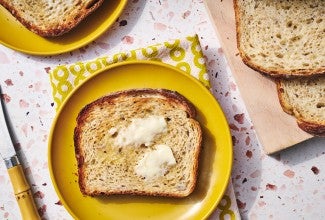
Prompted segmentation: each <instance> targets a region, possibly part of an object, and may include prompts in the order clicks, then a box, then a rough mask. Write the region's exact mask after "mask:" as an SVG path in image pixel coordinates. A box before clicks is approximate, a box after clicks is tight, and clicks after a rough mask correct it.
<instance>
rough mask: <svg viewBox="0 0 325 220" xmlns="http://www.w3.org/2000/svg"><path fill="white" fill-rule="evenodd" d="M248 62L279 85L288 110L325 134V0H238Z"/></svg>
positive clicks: (310, 128)
mask: <svg viewBox="0 0 325 220" xmlns="http://www.w3.org/2000/svg"><path fill="white" fill-rule="evenodd" d="M234 9H235V17H236V32H237V47H238V50H239V53H240V56H241V58H242V60H243V62H244V63H245V64H246V65H248V66H249V67H251V68H252V69H254V70H257V71H259V72H261V73H262V74H265V75H267V76H269V77H270V79H271V80H274V81H275V82H276V83H277V92H278V97H279V101H280V104H281V106H282V108H283V110H284V111H285V112H286V113H288V114H292V115H294V116H295V117H296V119H297V123H298V126H299V127H300V128H301V129H303V130H304V131H306V132H308V133H310V134H313V135H318V136H324V135H325V20H324V14H325V1H323V0H313V1H311V0H286V1H284V0H234Z"/></svg>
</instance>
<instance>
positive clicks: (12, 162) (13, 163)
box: [0, 86, 40, 220]
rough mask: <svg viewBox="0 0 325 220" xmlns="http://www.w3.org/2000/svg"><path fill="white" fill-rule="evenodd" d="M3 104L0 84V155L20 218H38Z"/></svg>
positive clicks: (32, 219)
mask: <svg viewBox="0 0 325 220" xmlns="http://www.w3.org/2000/svg"><path fill="white" fill-rule="evenodd" d="M4 105H5V103H4V100H3V98H2V90H1V86H0V156H1V157H2V158H3V160H4V162H5V164H6V167H7V171H8V174H9V177H10V180H11V184H12V186H13V190H14V193H15V197H16V200H17V202H18V206H19V209H20V212H21V216H22V219H31V220H34V219H40V217H39V215H38V212H37V208H36V205H35V202H34V199H33V194H32V191H31V188H30V185H29V183H28V181H27V179H26V177H25V174H24V171H23V168H22V165H21V164H20V162H19V158H18V157H17V154H16V151H15V148H14V145H13V143H12V139H11V136H10V133H9V129H8V128H9V127H8V124H7V122H6V117H5V112H4Z"/></svg>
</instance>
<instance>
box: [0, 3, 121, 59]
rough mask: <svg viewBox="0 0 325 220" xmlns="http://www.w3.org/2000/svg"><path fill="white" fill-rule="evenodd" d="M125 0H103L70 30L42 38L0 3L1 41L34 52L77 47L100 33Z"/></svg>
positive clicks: (46, 53)
mask: <svg viewBox="0 0 325 220" xmlns="http://www.w3.org/2000/svg"><path fill="white" fill-rule="evenodd" d="M126 3H127V0H116V1H115V0H114V1H113V0H105V1H104V3H103V5H101V6H100V7H99V8H98V9H97V10H96V11H95V12H94V13H93V14H92V15H90V16H89V17H87V18H86V19H85V20H84V21H82V22H81V23H80V24H79V25H78V26H77V27H76V28H74V29H73V30H72V31H71V32H68V33H66V34H64V35H62V36H60V37H55V38H43V37H41V36H39V35H37V34H34V33H33V32H31V31H29V30H28V29H27V28H25V27H24V26H23V25H22V24H21V23H20V22H18V21H17V20H16V19H15V18H14V17H13V16H12V15H11V14H10V13H9V12H8V11H7V10H6V9H5V8H4V7H2V6H0V27H1V31H0V43H1V44H3V45H5V46H7V47H9V48H12V49H14V50H17V51H21V52H24V53H28V54H34V55H54V54H59V53H64V52H68V51H72V50H74V49H77V48H80V47H82V46H84V45H86V44H88V43H90V42H91V41H92V40H94V39H96V38H97V37H99V36H100V35H101V34H102V33H103V32H105V31H106V30H107V28H108V27H110V26H111V25H112V24H113V23H114V22H115V21H116V19H117V18H118V16H119V15H120V13H121V12H122V10H123V9H124V7H125V5H126Z"/></svg>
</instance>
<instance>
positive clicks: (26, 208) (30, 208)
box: [8, 165, 40, 220]
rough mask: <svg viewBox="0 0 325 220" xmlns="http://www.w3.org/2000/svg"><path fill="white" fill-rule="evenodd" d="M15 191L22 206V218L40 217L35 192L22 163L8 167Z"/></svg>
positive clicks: (20, 206)
mask: <svg viewBox="0 0 325 220" xmlns="http://www.w3.org/2000/svg"><path fill="white" fill-rule="evenodd" d="M8 173H9V176H10V180H11V183H12V186H13V189H14V193H15V196H16V199H17V202H18V205H19V208H20V212H21V216H22V219H24V220H25V219H26V220H27V219H28V220H29V219H31V220H34V219H38V220H39V219H40V216H39V215H38V211H37V208H36V205H35V202H34V199H33V194H32V191H31V189H30V186H29V184H28V182H27V180H26V177H25V175H24V172H23V169H22V166H21V165H17V166H14V167H11V168H9V169H8Z"/></svg>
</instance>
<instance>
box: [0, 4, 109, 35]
mask: <svg viewBox="0 0 325 220" xmlns="http://www.w3.org/2000/svg"><path fill="white" fill-rule="evenodd" d="M103 2H104V0H91V1H89V2H88V3H87V4H84V5H82V7H77V6H72V7H74V8H73V10H72V12H71V13H69V14H68V15H66V16H65V17H59V18H58V19H57V20H56V21H53V22H52V21H51V22H49V21H45V22H43V24H44V27H41V26H39V25H37V24H36V23H35V22H34V21H32V20H30V19H28V16H27V15H26V13H27V12H25V10H24V11H22V10H19V9H17V7H16V5H15V3H13V2H12V1H11V0H0V4H1V5H2V6H3V7H4V8H6V9H7V10H8V11H9V12H10V13H11V14H12V15H13V16H14V17H15V18H16V19H17V20H18V21H19V22H20V23H21V24H23V25H24V26H25V27H26V28H27V29H29V30H30V31H32V32H34V33H36V34H38V35H40V36H42V37H57V36H61V35H63V34H65V33H67V32H69V31H70V30H72V29H73V28H75V27H76V26H77V25H78V24H79V23H80V22H81V21H83V20H84V19H85V18H86V17H87V16H89V15H90V14H91V13H93V12H94V11H95V10H96V9H97V8H98V7H100V6H101V5H102V3H103ZM34 19H36V20H37V19H41V18H39V17H37V16H35V17H34Z"/></svg>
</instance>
